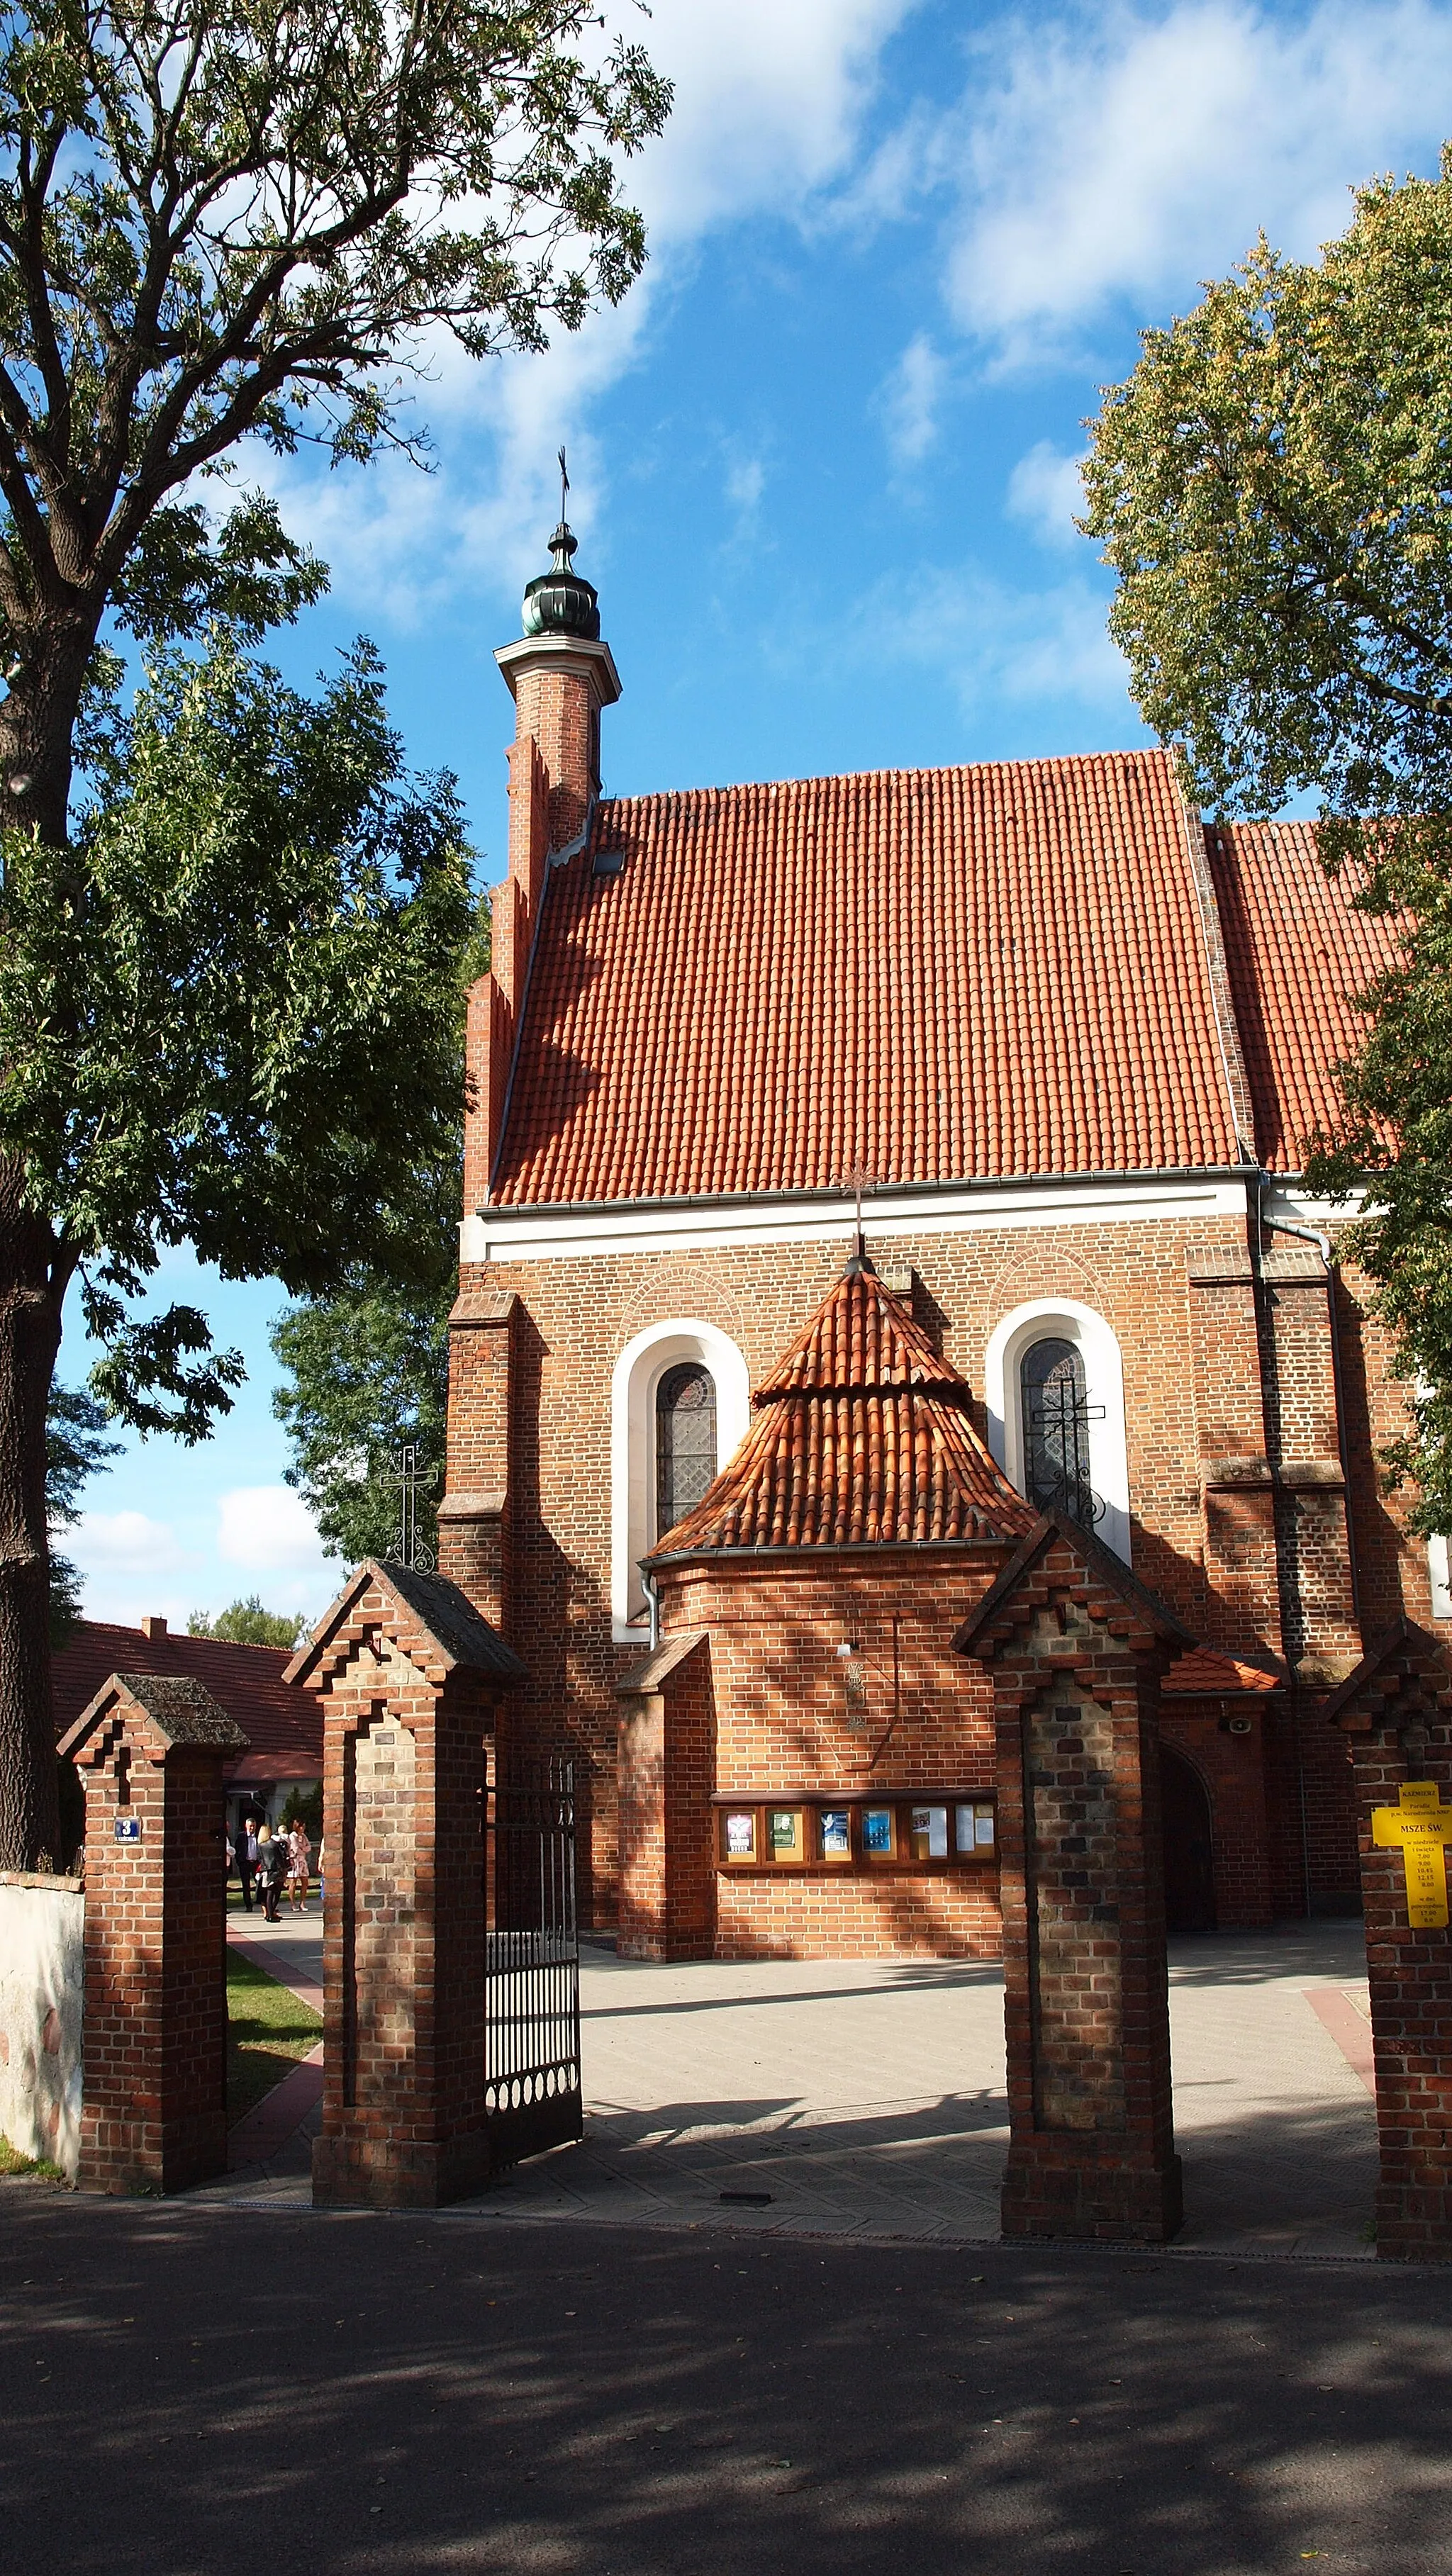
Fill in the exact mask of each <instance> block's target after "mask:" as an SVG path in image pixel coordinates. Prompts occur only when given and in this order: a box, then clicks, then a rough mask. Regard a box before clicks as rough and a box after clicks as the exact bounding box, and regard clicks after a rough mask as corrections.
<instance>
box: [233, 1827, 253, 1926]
mask: <svg viewBox="0 0 1452 2576" xmlns="http://www.w3.org/2000/svg"><path fill="white" fill-rule="evenodd" d="M237 1875H238V1877H239V1878H240V1879H241V1881H242V1902H243V1905H244V1906H245V1907H246V1909H247V1912H248V1913H249V1914H250V1913H251V1911H252V1888H253V1883H254V1881H255V1879H256V1877H257V1819H256V1817H255V1816H244V1817H243V1819H242V1822H241V1824H240V1825H239V1826H238V1829H237Z"/></svg>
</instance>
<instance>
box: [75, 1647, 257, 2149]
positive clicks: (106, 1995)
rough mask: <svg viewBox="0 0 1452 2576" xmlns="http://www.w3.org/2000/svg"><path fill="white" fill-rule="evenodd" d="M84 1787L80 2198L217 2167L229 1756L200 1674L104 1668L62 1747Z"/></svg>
mask: <svg viewBox="0 0 1452 2576" xmlns="http://www.w3.org/2000/svg"><path fill="white" fill-rule="evenodd" d="M60 1749H61V1751H62V1753H66V1754H69V1755H70V1756H71V1758H72V1759H73V1760H74V1761H75V1762H76V1764H77V1766H78V1767H79V1770H80V1773H81V1777H82V1779H83V1780H84V1782H85V1787H86V1929H85V1942H86V2003H85V2019H84V2026H83V2030H82V2039H81V2048H82V2068H83V2073H82V2087H83V2089H82V2097H81V2149H80V2164H79V2168H78V2171H77V2175H76V2180H77V2182H78V2184H79V2186H80V2188H81V2190H82V2191H104V2192H133V2191H136V2192H140V2191H148V2192H149V2191H185V2190H186V2189H187V2188H188V2187H189V2186H190V2185H191V2184H193V2183H199V2182H208V2181H210V2180H211V2178H212V2176H213V2175H214V2174H219V2173H225V2172H226V2170H227V1869H226V1844H225V1840H224V1835H225V1799H224V1796H223V1789H222V1780H223V1773H224V1770H225V1768H226V1764H227V1762H228V1761H229V1760H230V1759H232V1758H234V1757H235V1756H236V1754H238V1753H245V1751H246V1750H247V1738H246V1736H245V1735H244V1734H243V1733H242V1730H241V1728H240V1727H239V1726H235V1725H234V1724H233V1722H232V1720H231V1718H230V1717H228V1716H227V1715H226V1713H225V1711H224V1710H222V1709H220V1708H219V1707H218V1706H217V1703H216V1701H215V1700H214V1699H212V1698H211V1696H210V1695H209V1693H208V1692H206V1691H204V1690H203V1689H202V1687H201V1684H200V1683H199V1682H194V1681H190V1680H187V1679H185V1678H183V1677H181V1676H171V1675H168V1676H162V1675H159V1674H154V1673H130V1674H123V1673H113V1674H112V1676H111V1679H110V1680H109V1681H108V1682H106V1683H105V1684H104V1686H103V1687H102V1689H100V1690H99V1691H98V1692H97V1694H96V1696H95V1698H94V1699H93V1700H92V1701H91V1704H90V1706H89V1708H87V1709H85V1710H84V1711H83V1712H82V1714H81V1715H80V1717H78V1718H77V1720H76V1722H75V1725H74V1726H73V1727H72V1728H71V1729H70V1731H69V1733H68V1734H67V1735H66V1737H65V1738H64V1740H63V1742H62V1744H61V1748H60Z"/></svg>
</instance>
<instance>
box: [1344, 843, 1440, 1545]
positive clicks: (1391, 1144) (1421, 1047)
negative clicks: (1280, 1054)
mask: <svg viewBox="0 0 1452 2576" xmlns="http://www.w3.org/2000/svg"><path fill="white" fill-rule="evenodd" d="M1367 999H1368V1000H1369V1002H1370V1003H1371V1004H1372V1007H1373V1011H1374V1018H1373V1022H1372V1028H1371V1033H1370V1036H1369V1038H1368V1040H1367V1043H1366V1045H1365V1047H1364V1048H1363V1050H1362V1053H1361V1055H1360V1057H1359V1059H1358V1061H1357V1062H1356V1063H1355V1064H1353V1065H1349V1066H1347V1067H1346V1068H1345V1069H1344V1072H1343V1076H1342V1084H1343V1090H1344V1092H1345V1096H1346V1103H1347V1115H1346V1120H1345V1124H1344V1128H1343V1132H1342V1134H1341V1135H1340V1136H1339V1137H1338V1138H1337V1139H1336V1140H1335V1141H1334V1143H1333V1142H1331V1141H1330V1140H1323V1143H1322V1147H1321V1150H1320V1151H1319V1152H1318V1153H1317V1154H1315V1155H1313V1156H1312V1158H1311V1161H1310V1164H1309V1167H1308V1176H1309V1179H1310V1183H1311V1186H1312V1188H1313V1189H1315V1190H1317V1191H1319V1192H1323V1193H1325V1194H1326V1195H1327V1196H1328V1197H1335V1196H1341V1195H1345V1194H1349V1193H1350V1192H1351V1191H1352V1190H1354V1189H1357V1188H1362V1189H1364V1190H1365V1191H1366V1193H1367V1204H1368V1207H1369V1209H1370V1213H1369V1214H1368V1215H1366V1216H1364V1217H1363V1218H1362V1219H1361V1220H1360V1222H1359V1223H1358V1224H1356V1225H1354V1226H1352V1227H1350V1228H1348V1230H1347V1236H1346V1238H1345V1243H1346V1249H1347V1250H1348V1251H1349V1252H1350V1253H1351V1254H1352V1256H1353V1257H1354V1258H1355V1259H1357V1260H1359V1262H1360V1263H1361V1265H1362V1267H1363V1268H1364V1269H1365V1270H1366V1272H1367V1273H1368V1275H1369V1276H1370V1278H1371V1279H1372V1280H1373V1281H1374V1282H1375V1305H1376V1311H1377V1313H1378V1314H1379V1315H1380V1317H1381V1319H1382V1321H1383V1322H1384V1323H1385V1324H1387V1325H1389V1326H1390V1328H1391V1332H1392V1335H1393V1341H1394V1348H1395V1355H1396V1365H1397V1368H1398V1370H1399V1372H1400V1374H1401V1376H1402V1377H1403V1378H1404V1379H1405V1380H1406V1381H1407V1384H1408V1388H1409V1390H1410V1392H1409V1405H1410V1410H1411V1416H1412V1427H1411V1429H1410V1431H1409V1432H1408V1434H1407V1435H1406V1436H1405V1437H1404V1438H1402V1439H1400V1440H1398V1441H1395V1442H1394V1443H1393V1444H1392V1445H1391V1447H1390V1448H1389V1449H1388V1451H1387V1452H1386V1457H1385V1465H1386V1468H1387V1471H1388V1481H1389V1482H1390V1483H1392V1484H1393V1485H1395V1484H1398V1483H1400V1482H1401V1480H1402V1479H1403V1478H1405V1477H1411V1478H1414V1479H1415V1481H1416V1483H1417V1485H1418V1487H1419V1488H1420V1491H1419V1493H1418V1495H1417V1497H1416V1500H1415V1503H1414V1505H1413V1508H1412V1514H1411V1518H1412V1525H1413V1527H1414V1528H1416V1529H1420V1530H1423V1531H1425V1532H1427V1533H1428V1534H1430V1533H1431V1532H1433V1531H1436V1530H1442V1531H1445V1530H1448V1529H1452V879H1449V878H1447V877H1445V876H1440V875H1436V874H1434V873H1433V872H1432V871H1431V870H1430V869H1426V870H1424V871H1423V872H1422V875H1421V879H1420V884H1419V890H1418V895H1417V908H1416V919H1415V922H1414V923H1411V924H1409V925H1408V927H1407V929H1406V932H1405V936H1404V940H1403V945H1402V953H1401V955H1400V957H1399V958H1398V959H1397V960H1396V962H1395V963H1394V964H1393V965H1392V966H1391V967H1390V968H1389V969H1388V970H1387V971H1386V972H1385V973H1384V974H1383V975H1381V976H1380V977H1379V978H1378V980H1377V982H1376V984H1375V986H1374V987H1373V989H1372V991H1371V993H1370V994H1369V995H1368V996H1367Z"/></svg>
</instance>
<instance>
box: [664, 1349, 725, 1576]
mask: <svg viewBox="0 0 1452 2576" xmlns="http://www.w3.org/2000/svg"><path fill="white" fill-rule="evenodd" d="M715 1473H716V1386H715V1381H714V1379H713V1378H712V1376H711V1373H710V1371H709V1369H704V1368H702V1367H701V1366H700V1365H699V1363H698V1362H696V1361H692V1360H683V1361H680V1362H679V1363H678V1364H677V1366H676V1367H675V1368H669V1369H667V1370H666V1373H665V1375H664V1377H663V1378H662V1379H661V1382H660V1384H659V1386H658V1387H657V1388H656V1392H655V1534H656V1537H657V1538H663V1537H664V1535H665V1533H666V1531H667V1530H671V1529H674V1528H675V1525H676V1523H677V1521H683V1520H684V1519H685V1517H686V1514H687V1512H693V1511H694V1510H695V1508H696V1505H697V1503H698V1502H699V1501H700V1500H701V1497H702V1495H703V1494H704V1493H705V1491H706V1488H707V1486H708V1485H709V1484H710V1482H711V1479H712V1477H713V1476H714V1475H715Z"/></svg>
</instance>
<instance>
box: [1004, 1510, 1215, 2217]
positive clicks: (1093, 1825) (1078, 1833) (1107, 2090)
mask: <svg viewBox="0 0 1452 2576" xmlns="http://www.w3.org/2000/svg"><path fill="white" fill-rule="evenodd" d="M1189 1642H1190V1641H1189V1639H1188V1638H1187V1636H1186V1632H1185V1630H1184V1629H1183V1628H1181V1627H1180V1625H1179V1623H1178V1622H1177V1621H1176V1620H1175V1619H1174V1618H1172V1617H1171V1615H1170V1613H1169V1612H1168V1611H1167V1610H1165V1609H1164V1608H1163V1607H1162V1605H1161V1604H1160V1603H1159V1602H1157V1601H1156V1600H1155V1598H1154V1596H1153V1594H1152V1593H1150V1592H1147V1591H1146V1590H1145V1588H1144V1586H1143V1585H1142V1584H1140V1583H1138V1582H1136V1580H1135V1578H1134V1577H1133V1575H1131V1574H1130V1573H1128V1571H1127V1570H1126V1568H1125V1567H1124V1566H1122V1565H1121V1564H1120V1563H1119V1561H1118V1559H1117V1558H1116V1557H1113V1556H1111V1555H1110V1553H1109V1551H1108V1550H1107V1549H1106V1548H1103V1547H1101V1546H1100V1544H1099V1542H1098V1541H1097V1540H1096V1539H1094V1538H1092V1537H1090V1536H1089V1535H1088V1533H1087V1532H1085V1531H1084V1530H1081V1529H1080V1528H1079V1527H1078V1526H1077V1525H1076V1524H1075V1523H1074V1522H1073V1521H1070V1520H1066V1519H1063V1518H1061V1517H1059V1516H1058V1515H1056V1514H1055V1515H1045V1517H1044V1518H1043V1519H1042V1520H1041V1521H1040V1522H1039V1524H1038V1527H1037V1528H1036V1529H1035V1530H1034V1531H1032V1532H1031V1533H1030V1535H1029V1536H1028V1537H1027V1538H1026V1539H1025V1540H1024V1542H1023V1545H1022V1546H1021V1547H1020V1548H1019V1550H1018V1551H1017V1553H1016V1555H1015V1556H1014V1557H1013V1559H1012V1560H1011V1562H1010V1563H1009V1564H1008V1565H1007V1566H1006V1567H1005V1568H1004V1571H1003V1573H1002V1574H1001V1575H1000V1576H999V1579H998V1581H997V1582H996V1583H995V1584H994V1586H993V1588H992V1590H991V1591H990V1592H989V1593H988V1594H987V1595H986V1596H985V1598H984V1600H983V1601H982V1602H980V1604H979V1605H978V1607H977V1609H976V1610H974V1611H973V1612H972V1613H971V1615H970V1616H969V1618H968V1619H967V1620H966V1621H965V1622H964V1624H963V1626H962V1627H961V1628H960V1630H959V1631H958V1634H957V1637H956V1638H955V1640H954V1643H955V1645H956V1646H957V1648H958V1650H959V1652H960V1653H962V1654H965V1655H968V1656H971V1657H972V1658H973V1660H974V1661H975V1662H977V1663H979V1664H982V1665H983V1666H985V1667H986V1668H987V1669H988V1670H989V1671H990V1672H991V1674H992V1677H993V1688H994V1703H995V1722H996V1730H997V1764H998V1816H999V1826H998V1830H999V1872H1000V1876H999V1896H1000V1902H1001V1905H1002V1908H1003V1948H1004V1975H1005V1987H1006V1993H1005V2005H1004V2018H1005V2029H1006V2036H1007V2043H1008V2101H1009V2123H1010V2143H1009V2153H1008V2163H1007V2166H1006V2167H1005V2170H1004V2178H1003V2194H1002V2222H1003V2232H1004V2234H1005V2235H1006V2236H1078V2237H1094V2238H1126V2239H1139V2240H1147V2241H1158V2240H1160V2239H1163V2238H1165V2237H1168V2236H1173V2235H1174V2233H1175V2230H1176V2229H1177V2227H1178V2226H1179V2224H1180V2217H1181V2196H1180V2160H1179V2157H1178V2156H1177V2155H1176V2154H1175V2152H1174V2137H1173V2130H1172V2125H1171V2113H1170V2022H1169V1991H1168V1980H1167V1974H1166V1968H1165V1925H1164V1884H1163V1873H1162V1863H1161V1855H1160V1812H1159V1746H1158V1707H1159V1685H1160V1681H1161V1678H1162V1676H1163V1674H1164V1671H1165V1669H1166V1667H1167V1666H1168V1665H1169V1663H1170V1662H1171V1661H1172V1659H1173V1657H1174V1656H1175V1654H1176V1653H1177V1652H1181V1651H1183V1649H1184V1648H1185V1647H1186V1645H1187V1644H1188V1643H1189Z"/></svg>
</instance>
